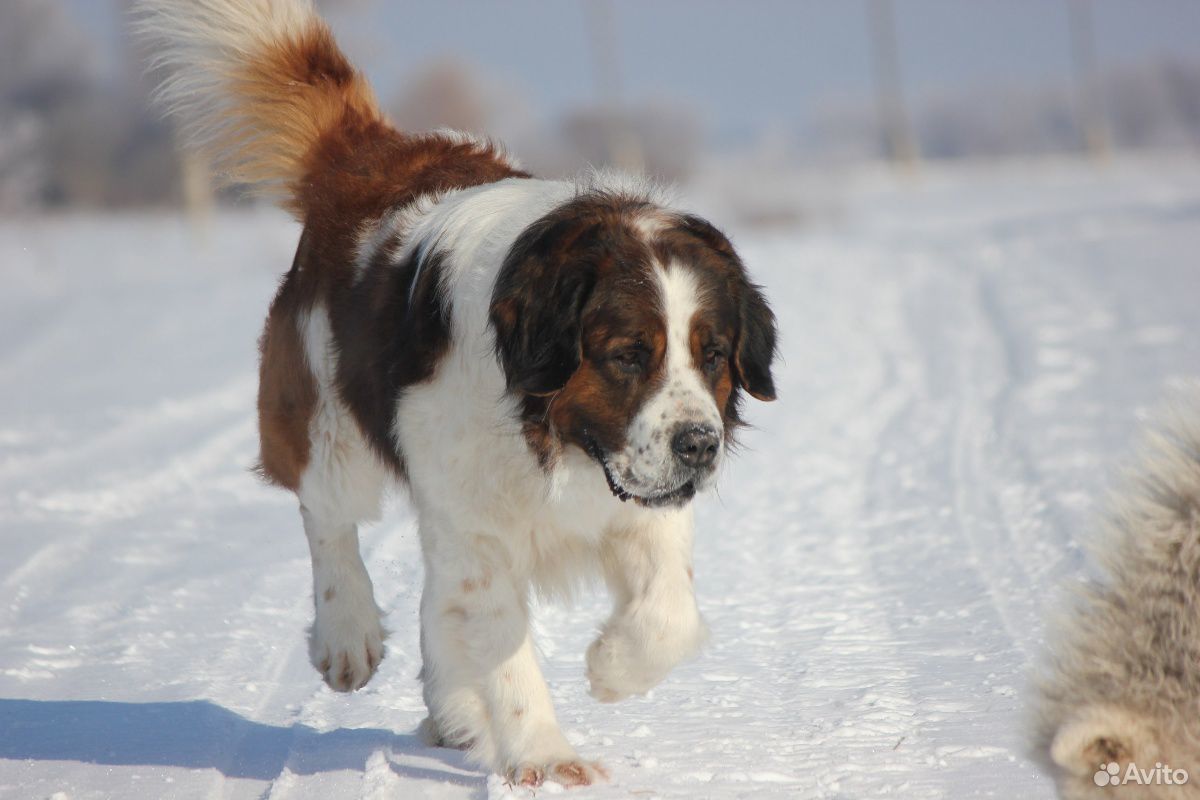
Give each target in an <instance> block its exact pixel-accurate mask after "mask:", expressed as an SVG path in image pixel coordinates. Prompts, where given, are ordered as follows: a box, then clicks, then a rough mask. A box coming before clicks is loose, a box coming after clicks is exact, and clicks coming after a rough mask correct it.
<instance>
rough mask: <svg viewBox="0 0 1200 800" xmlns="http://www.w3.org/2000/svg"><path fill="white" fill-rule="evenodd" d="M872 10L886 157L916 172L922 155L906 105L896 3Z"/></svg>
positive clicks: (880, 0)
mask: <svg viewBox="0 0 1200 800" xmlns="http://www.w3.org/2000/svg"><path fill="white" fill-rule="evenodd" d="M869 11H870V13H869V15H868V17H869V23H870V28H871V30H870V34H871V57H872V63H873V65H874V72H875V104H876V113H877V115H878V120H879V128H880V131H881V132H882V133H883V139H884V146H885V148H886V155H887V157H888V158H890V159H891V160H892V161H893V162H894V163H896V164H897V165H900V166H903V167H906V168H908V169H915V168H916V166H917V163H918V162H919V161H920V157H921V156H920V150H919V149H918V147H917V140H916V137H915V136H914V135H913V129H912V120H911V118H910V117H909V114H908V108H907V107H906V105H905V102H904V82H903V79H902V77H901V73H900V49H899V47H898V45H897V42H896V20H895V16H894V15H893V13H892V0H871V5H870V8H869Z"/></svg>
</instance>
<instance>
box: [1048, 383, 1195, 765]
mask: <svg viewBox="0 0 1200 800" xmlns="http://www.w3.org/2000/svg"><path fill="white" fill-rule="evenodd" d="M1145 438H1146V444H1145V447H1144V452H1143V456H1142V458H1141V460H1140V461H1139V462H1138V463H1137V464H1136V465H1135V467H1134V468H1133V469H1132V470H1131V471H1130V474H1128V475H1127V477H1126V478H1125V481H1124V485H1123V486H1122V487H1121V489H1120V490H1119V491H1118V492H1117V493H1116V495H1115V496H1114V498H1113V503H1112V513H1111V515H1110V521H1109V526H1108V527H1109V531H1108V536H1107V537H1103V538H1102V539H1101V540H1100V541H1098V542H1094V543H1092V545H1091V546H1089V548H1088V549H1089V550H1091V551H1092V554H1093V556H1094V557H1095V559H1096V561H1098V562H1099V565H1100V566H1101V567H1102V568H1103V570H1104V572H1105V573H1106V578H1107V580H1105V581H1103V582H1099V583H1096V584H1094V585H1092V586H1090V587H1088V588H1087V589H1086V590H1085V592H1084V596H1083V597H1082V598H1081V599H1080V602H1078V603H1076V604H1074V605H1073V606H1072V607H1071V608H1070V610H1069V611H1068V612H1067V613H1066V614H1064V615H1062V618H1061V619H1060V620H1058V624H1057V626H1056V628H1057V629H1056V630H1055V627H1054V626H1052V630H1051V633H1050V636H1049V637H1048V638H1049V640H1050V641H1051V642H1055V644H1053V645H1052V653H1051V655H1052V661H1053V663H1052V665H1051V666H1050V668H1049V672H1048V674H1046V675H1045V679H1044V681H1043V683H1042V694H1041V702H1040V708H1039V712H1040V718H1041V719H1040V722H1041V726H1042V730H1041V733H1042V735H1043V736H1044V737H1045V739H1046V744H1048V745H1049V754H1050V756H1051V758H1052V759H1053V760H1054V762H1055V763H1057V764H1058V766H1059V767H1061V768H1063V769H1064V770H1065V771H1066V772H1068V773H1071V774H1074V775H1076V776H1078V777H1080V778H1082V779H1084V782H1085V783H1087V782H1088V781H1090V780H1091V776H1092V774H1093V773H1094V772H1095V771H1096V769H1098V767H1099V765H1100V764H1101V763H1104V762H1109V763H1120V764H1122V765H1123V764H1125V763H1127V762H1130V761H1133V762H1135V763H1138V764H1139V765H1141V766H1143V767H1144V766H1146V765H1147V764H1149V765H1153V764H1155V763H1156V762H1158V761H1162V762H1167V760H1168V759H1170V760H1171V765H1172V766H1173V767H1186V768H1188V769H1196V768H1197V767H1200V610H1198V609H1200V383H1194V384H1192V385H1190V386H1188V387H1186V388H1184V389H1182V390H1180V391H1179V392H1178V394H1177V396H1176V397H1175V398H1174V402H1173V404H1172V405H1171V406H1170V407H1168V408H1167V409H1164V411H1163V412H1162V413H1160V415H1159V416H1158V417H1156V418H1155V421H1154V424H1153V426H1152V427H1151V428H1150V430H1149V431H1148V432H1147V435H1146V437H1145ZM1056 634H1057V635H1056ZM1056 640H1057V641H1056ZM1180 762H1183V763H1180ZM1189 762H1190V763H1189Z"/></svg>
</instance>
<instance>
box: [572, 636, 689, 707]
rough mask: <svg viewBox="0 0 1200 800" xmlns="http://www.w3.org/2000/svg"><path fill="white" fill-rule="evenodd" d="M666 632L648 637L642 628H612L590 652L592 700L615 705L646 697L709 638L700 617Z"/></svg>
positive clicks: (589, 680) (588, 655) (588, 663)
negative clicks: (621, 701)
mask: <svg viewBox="0 0 1200 800" xmlns="http://www.w3.org/2000/svg"><path fill="white" fill-rule="evenodd" d="M651 630H653V629H651ZM665 630H666V633H664V632H662V629H660V630H659V631H658V632H657V633H649V634H647V633H646V632H645V628H643V627H640V626H634V625H628V624H616V625H609V626H608V627H607V628H606V629H605V631H604V633H602V634H601V635H600V637H599V638H598V639H596V641H594V642H592V644H591V646H590V647H588V651H587V676H588V682H589V683H590V684H591V695H592V697H594V698H596V699H597V700H599V701H600V702H602V703H615V702H617V701H618V700H624V699H625V698H627V697H629V696H631V695H637V694H645V693H646V692H648V691H650V690H651V689H653V688H654V687H655V686H657V685H658V684H659V683H660V682H662V680H663V678H665V677H667V673H669V672H670V671H671V670H672V669H673V668H674V667H675V666H676V665H677V664H678V663H679V662H681V661H683V660H684V659H687V658H691V657H692V656H694V655H695V654H696V653H697V652H698V651H699V650H700V647H701V645H702V644H703V643H704V641H705V640H706V639H707V638H708V628H707V627H705V625H704V622H703V621H702V620H701V619H700V617H699V616H698V615H697V616H696V617H695V619H694V620H692V621H691V622H690V623H689V624H687V625H677V626H674V627H672V628H667V629H665Z"/></svg>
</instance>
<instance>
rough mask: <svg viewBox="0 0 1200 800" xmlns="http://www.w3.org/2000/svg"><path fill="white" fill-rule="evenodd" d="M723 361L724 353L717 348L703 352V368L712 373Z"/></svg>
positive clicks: (710, 348)
mask: <svg viewBox="0 0 1200 800" xmlns="http://www.w3.org/2000/svg"><path fill="white" fill-rule="evenodd" d="M724 361H725V351H724V350H722V349H721V348H719V347H709V348H708V349H707V350H705V351H704V368H705V369H707V370H709V371H713V370H716V369H717V368H718V367H720V366H721V364H722V363H724Z"/></svg>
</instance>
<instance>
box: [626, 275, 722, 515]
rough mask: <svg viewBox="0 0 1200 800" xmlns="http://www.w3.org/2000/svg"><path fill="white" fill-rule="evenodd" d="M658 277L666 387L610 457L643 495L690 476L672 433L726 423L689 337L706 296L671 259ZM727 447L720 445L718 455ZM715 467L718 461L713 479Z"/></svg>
mask: <svg viewBox="0 0 1200 800" xmlns="http://www.w3.org/2000/svg"><path fill="white" fill-rule="evenodd" d="M655 279H656V284H657V289H658V298H659V303H660V305H661V307H662V311H663V316H664V317H665V319H666V321H667V337H666V338H667V347H666V358H665V361H666V364H665V368H664V373H665V376H666V377H665V380H664V381H663V385H662V387H661V388H660V389H659V390H658V391H657V393H655V394H654V395H653V396H652V397H651V398H650V399H649V400H648V401H647V402H646V403H645V405H643V406H642V408H641V410H640V411H639V412H638V414H637V416H635V417H634V419H633V423H632V424H631V425H630V427H629V437H628V441H627V444H626V446H625V448H624V449H623V450H622V451H621V452H619V453H613V454H611V455H610V456H609V460H608V464H609V468H610V469H611V470H612V471H613V472H614V473H615V477H616V478H617V481H618V483H620V484H621V486H622V487H623V488H625V489H627V490H628V491H630V492H632V493H633V494H635V495H638V496H641V497H652V496H654V495H660V494H664V493H667V492H670V491H673V490H675V489H678V488H679V487H680V486H681V485H682V484H683V483H685V482H686V481H687V480H688V479H689V478H690V477H691V475H687V474H680V471H679V469H678V461H677V460H676V458H675V454H674V452H673V451H672V449H671V437H672V435H673V434H674V432H675V431H676V430H677V429H678V428H679V427H680V426H683V425H698V426H707V427H709V428H711V429H713V430H714V431H721V430H722V429H723V422H722V420H721V412H720V410H719V409H718V408H717V403H716V400H714V399H713V396H712V393H711V392H710V391H709V390H708V389H707V388H706V387H705V386H704V384H703V382H702V381H701V380H700V373H699V371H698V370H697V369H696V364H695V361H694V359H693V357H692V351H691V345H690V342H689V336H690V334H691V328H692V317H693V316H694V315H695V314H696V311H697V310H699V308H700V305H701V303H702V302H703V298H702V297H701V296H700V288H699V286H698V284H697V282H696V279H695V276H694V275H693V273H692V272H690V271H689V270H687V269H683V268H681V267H679V266H678V265H674V264H672V265H669V266H667V267H666V268H665V269H661V268H660V269H657V270H655ZM723 450H724V446H723V445H721V446H720V449H718V455H717V458H718V460H719V459H720V454H721V452H722V451H723ZM716 472H717V471H716V469H715V465H714V469H713V470H712V472H710V473H709V477H710V479H711V478H713V477H715V475H716ZM699 488H701V489H703V488H705V487H704V486H701V487H699Z"/></svg>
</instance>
